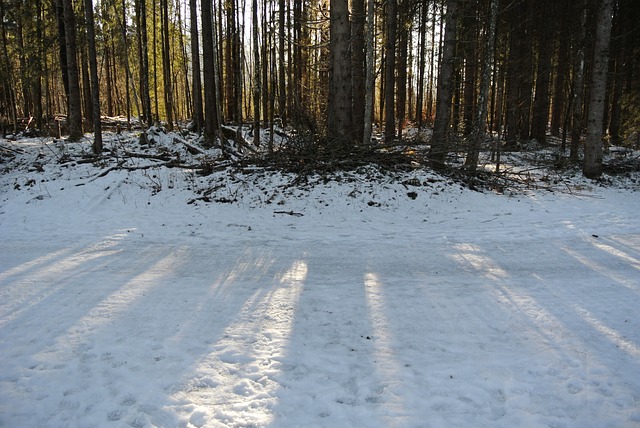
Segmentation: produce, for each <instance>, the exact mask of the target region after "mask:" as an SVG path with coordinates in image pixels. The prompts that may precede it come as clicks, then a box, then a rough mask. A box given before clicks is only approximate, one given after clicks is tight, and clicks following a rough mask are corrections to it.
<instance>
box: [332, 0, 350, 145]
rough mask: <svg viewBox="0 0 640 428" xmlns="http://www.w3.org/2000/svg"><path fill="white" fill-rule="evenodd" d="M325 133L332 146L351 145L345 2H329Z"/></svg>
mask: <svg viewBox="0 0 640 428" xmlns="http://www.w3.org/2000/svg"><path fill="white" fill-rule="evenodd" d="M329 16H330V21H331V22H330V27H329V31H330V38H329V40H330V42H329V100H328V106H327V131H328V136H329V138H330V139H331V140H332V143H335V144H337V145H345V144H349V143H351V142H352V141H353V120H352V113H351V97H352V92H351V53H350V49H349V48H350V46H349V40H350V38H351V27H350V25H349V1H348V0H331V5H330V14H329Z"/></svg>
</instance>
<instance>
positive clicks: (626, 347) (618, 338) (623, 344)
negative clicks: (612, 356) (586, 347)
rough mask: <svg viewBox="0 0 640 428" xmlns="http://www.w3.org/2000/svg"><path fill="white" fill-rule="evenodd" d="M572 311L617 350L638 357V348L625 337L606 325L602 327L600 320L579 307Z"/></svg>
mask: <svg viewBox="0 0 640 428" xmlns="http://www.w3.org/2000/svg"><path fill="white" fill-rule="evenodd" d="M574 309H575V311H576V312H577V313H578V315H580V316H581V317H582V318H583V319H584V320H585V321H586V322H587V323H588V324H590V325H591V326H592V327H593V328H594V329H596V330H597V331H599V332H600V333H602V335H603V336H604V337H606V338H607V340H609V341H610V342H611V343H613V344H614V345H616V347H617V348H618V349H621V350H623V351H624V352H626V353H627V354H629V355H631V356H633V357H640V347H638V345H636V344H635V343H633V342H632V341H630V340H629V339H627V338H626V337H624V336H622V335H621V334H620V333H618V332H617V331H615V330H613V329H612V328H609V327H607V326H606V325H604V324H603V323H602V322H601V321H600V320H598V319H597V318H596V317H594V316H593V315H592V314H591V313H590V312H589V311H587V310H586V309H584V308H582V307H579V306H576V307H575V308H574Z"/></svg>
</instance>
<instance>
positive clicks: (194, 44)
mask: <svg viewBox="0 0 640 428" xmlns="http://www.w3.org/2000/svg"><path fill="white" fill-rule="evenodd" d="M189 16H190V18H191V28H190V30H191V70H192V75H191V85H192V87H193V88H192V93H193V123H194V127H195V129H196V130H197V131H198V132H200V131H201V130H202V126H203V125H204V112H203V109H202V104H203V101H202V78H201V76H200V71H201V69H200V42H199V40H198V7H197V0H189Z"/></svg>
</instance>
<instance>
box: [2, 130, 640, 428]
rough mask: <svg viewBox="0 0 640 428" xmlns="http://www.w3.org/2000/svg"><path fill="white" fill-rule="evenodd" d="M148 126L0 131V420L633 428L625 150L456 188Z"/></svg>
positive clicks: (433, 179) (431, 176)
mask: <svg viewBox="0 0 640 428" xmlns="http://www.w3.org/2000/svg"><path fill="white" fill-rule="evenodd" d="M149 135H151V136H152V137H153V139H154V141H153V142H152V143H151V144H148V142H146V143H145V142H144V141H142V143H144V144H141V141H140V138H139V136H138V135H137V134H133V133H132V134H115V133H106V134H105V149H106V150H105V155H104V156H103V157H102V158H101V159H100V160H98V161H96V160H95V159H92V158H91V156H90V147H91V140H90V137H89V136H87V138H86V139H84V140H83V141H81V142H79V143H67V142H64V141H59V140H53V139H45V138H17V139H14V140H2V139H0V157H1V159H0V236H1V237H2V240H1V241H0V356H1V357H0V397H1V398H0V426H1V427H36V426H37V427H111V426H113V427H116V426H118V427H119V426H131V427H138V428H142V427H294V426H317V427H350V426H359V427H381V428H382V427H457V426H473V427H514V426H527V427H547V426H553V427H637V426H639V425H640V319H639V318H638V308H639V307H640V222H639V221H638V216H639V213H640V197H639V195H640V193H639V192H638V191H639V190H640V172H638V170H637V168H635V167H634V165H636V164H637V159H638V157H639V156H640V153H639V152H637V151H636V152H634V151H630V150H624V149H619V148H612V149H611V152H610V153H609V154H608V155H607V158H606V161H607V170H606V171H607V173H606V174H605V175H604V176H603V178H602V179H601V180H597V181H594V180H587V179H585V178H583V177H582V176H581V174H580V172H579V170H576V169H560V168H559V167H558V163H557V162H555V160H558V159H559V158H560V157H559V156H558V153H557V147H555V146H552V147H546V148H538V149H535V150H533V149H531V148H529V150H527V151H522V152H516V153H504V154H503V155H502V158H501V164H502V165H501V171H502V172H501V173H500V174H489V173H488V172H486V173H482V174H480V175H479V176H478V178H477V179H476V180H474V181H473V182H472V183H470V182H469V181H468V180H467V179H465V178H464V177H461V176H460V175H459V174H456V173H454V171H450V172H447V173H446V174H444V175H443V174H438V173H435V172H433V171H432V170H430V169H429V168H427V167H425V166H424V165H423V164H421V163H420V159H419V156H420V151H421V147H419V146H416V147H413V146H412V147H403V148H400V149H397V150H396V151H397V152H399V153H400V154H402V155H403V156H404V157H403V158H402V159H405V160H407V161H406V162H404V161H403V162H400V163H399V164H398V165H400V166H398V165H396V166H394V164H393V163H385V162H381V163H380V166H375V165H372V164H366V163H365V164H359V165H355V166H350V167H349V168H330V169H329V168H327V165H326V164H325V163H323V164H318V165H316V166H315V167H313V168H312V167H307V166H308V163H307V162H306V161H305V160H303V161H300V160H299V161H298V164H300V165H302V164H304V166H300V167H299V168H298V169H297V170H296V168H289V169H288V171H289V172H287V171H282V170H280V169H277V168H272V167H269V165H268V164H267V163H264V162H247V161H245V160H243V159H239V158H233V157H231V158H226V159H223V158H221V157H220V155H221V153H220V150H218V149H210V150H204V149H201V148H200V147H199V146H198V145H197V143H196V142H194V140H193V139H192V138H191V137H190V136H188V135H183V134H173V133H169V134H165V133H164V132H162V131H160V130H152V131H151V133H150V134H149ZM247 139H248V136H247ZM278 144H280V142H279V143H278ZM394 153H395V152H394ZM396 154H397V153H396ZM293 159H295V157H294V158H293ZM289 160H291V158H289ZM294 164H295V162H294ZM493 167H494V165H493V164H492V163H491V161H490V157H489V156H488V155H487V157H486V159H484V158H483V160H482V168H483V169H484V168H486V169H487V170H492V169H493ZM470 187H471V188H470Z"/></svg>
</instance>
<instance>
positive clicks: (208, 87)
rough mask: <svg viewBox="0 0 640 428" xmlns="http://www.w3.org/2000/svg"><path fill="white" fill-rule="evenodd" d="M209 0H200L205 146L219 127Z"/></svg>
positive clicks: (214, 135)
mask: <svg viewBox="0 0 640 428" xmlns="http://www.w3.org/2000/svg"><path fill="white" fill-rule="evenodd" d="M211 1H212V0H202V1H201V3H200V8H201V15H202V52H203V56H202V57H203V61H202V62H203V64H202V65H203V67H202V69H203V81H204V82H203V83H204V85H203V86H204V140H205V144H206V145H207V146H211V145H213V142H214V140H215V138H216V133H217V131H218V129H219V128H220V125H219V122H218V114H217V104H216V102H217V101H216V98H217V97H216V76H215V73H216V70H215V58H214V55H215V49H214V46H213V16H212V8H211Z"/></svg>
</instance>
